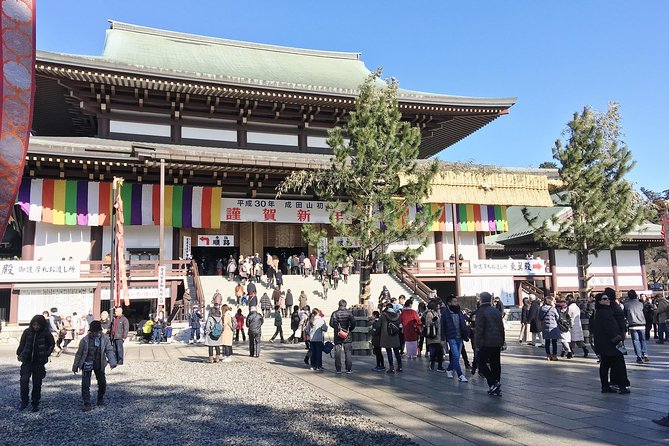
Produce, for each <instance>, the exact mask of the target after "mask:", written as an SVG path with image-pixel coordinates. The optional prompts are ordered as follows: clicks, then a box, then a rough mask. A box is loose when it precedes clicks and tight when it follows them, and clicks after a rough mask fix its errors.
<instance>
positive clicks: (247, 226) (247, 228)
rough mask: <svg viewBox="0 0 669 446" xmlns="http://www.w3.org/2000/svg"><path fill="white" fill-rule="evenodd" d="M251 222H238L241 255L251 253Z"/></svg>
mask: <svg viewBox="0 0 669 446" xmlns="http://www.w3.org/2000/svg"><path fill="white" fill-rule="evenodd" d="M254 252H255V251H253V223H250V222H248V223H247V222H244V223H240V224H239V253H240V254H241V255H243V256H248V255H253V253H254Z"/></svg>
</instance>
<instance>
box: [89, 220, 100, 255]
mask: <svg viewBox="0 0 669 446" xmlns="http://www.w3.org/2000/svg"><path fill="white" fill-rule="evenodd" d="M102 234H103V228H102V226H91V253H90V259H91V260H102V238H103V235H102Z"/></svg>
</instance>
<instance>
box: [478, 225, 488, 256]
mask: <svg viewBox="0 0 669 446" xmlns="http://www.w3.org/2000/svg"><path fill="white" fill-rule="evenodd" d="M476 247H477V248H478V254H479V260H485V259H486V253H485V232H480V231H477V232H476Z"/></svg>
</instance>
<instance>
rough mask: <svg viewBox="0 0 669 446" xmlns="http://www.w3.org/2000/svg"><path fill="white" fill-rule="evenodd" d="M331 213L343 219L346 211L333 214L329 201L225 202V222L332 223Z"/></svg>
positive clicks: (235, 199) (233, 199)
mask: <svg viewBox="0 0 669 446" xmlns="http://www.w3.org/2000/svg"><path fill="white" fill-rule="evenodd" d="M330 212H335V213H336V214H335V216H336V217H337V218H339V219H343V218H344V216H343V212H341V211H333V206H332V205H331V204H330V203H326V202H325V201H307V200H263V199H243V198H222V199H221V221H243V222H268V223H330Z"/></svg>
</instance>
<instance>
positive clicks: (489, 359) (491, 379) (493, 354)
mask: <svg viewBox="0 0 669 446" xmlns="http://www.w3.org/2000/svg"><path fill="white" fill-rule="evenodd" d="M501 351H502V348H501V347H481V348H479V354H478V358H477V359H478V366H479V370H480V371H481V374H482V375H483V376H485V379H486V381H488V386H492V385H493V384H496V383H498V382H499V380H500V378H501V376H502V363H501V361H500V357H499V356H500V352H501ZM488 364H490V365H489V366H488Z"/></svg>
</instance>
